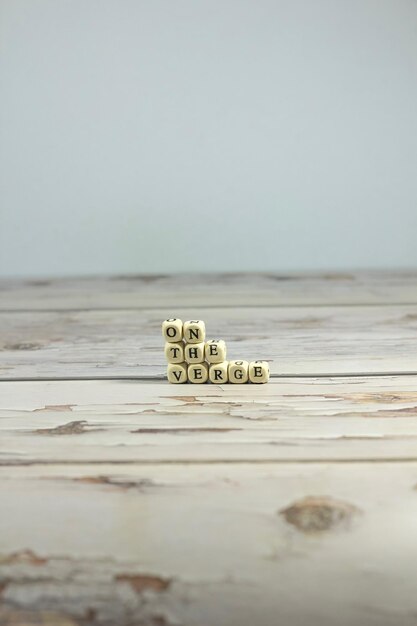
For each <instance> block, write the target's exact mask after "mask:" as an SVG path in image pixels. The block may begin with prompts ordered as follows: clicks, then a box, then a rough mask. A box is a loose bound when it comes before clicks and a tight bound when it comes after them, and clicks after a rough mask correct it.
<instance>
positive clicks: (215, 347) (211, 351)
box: [206, 339, 226, 363]
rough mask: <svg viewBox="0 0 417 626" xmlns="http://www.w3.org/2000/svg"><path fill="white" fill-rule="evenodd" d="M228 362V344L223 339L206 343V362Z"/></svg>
mask: <svg viewBox="0 0 417 626" xmlns="http://www.w3.org/2000/svg"><path fill="white" fill-rule="evenodd" d="M225 360H226V343H225V342H224V341H223V339H210V341H206V361H207V362H208V363H222V362H223V361H225Z"/></svg>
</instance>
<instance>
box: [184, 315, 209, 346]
mask: <svg viewBox="0 0 417 626" xmlns="http://www.w3.org/2000/svg"><path fill="white" fill-rule="evenodd" d="M183 333H184V339H185V341H186V342H187V343H201V342H202V341H204V340H205V338H206V325H205V324H204V322H202V321H200V320H190V321H189V322H184V329H183Z"/></svg>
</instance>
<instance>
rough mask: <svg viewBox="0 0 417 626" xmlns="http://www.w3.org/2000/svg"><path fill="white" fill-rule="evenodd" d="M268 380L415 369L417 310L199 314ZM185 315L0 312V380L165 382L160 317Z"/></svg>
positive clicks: (410, 307)
mask: <svg viewBox="0 0 417 626" xmlns="http://www.w3.org/2000/svg"><path fill="white" fill-rule="evenodd" d="M193 313H194V315H197V316H198V317H201V318H202V319H204V320H205V321H206V325H207V332H208V337H221V338H224V339H225V340H226V343H227V347H228V357H229V358H245V359H247V360H253V359H256V358H262V359H266V360H268V361H269V362H270V366H271V373H272V374H273V375H283V376H286V375H301V376H302V375H311V376H315V375H318V374H322V375H323V374H330V375H331V374H354V373H357V374H370V373H373V374H378V373H407V372H417V305H393V306H385V307H375V306H368V307H365V306H357V307H343V306H340V307H320V308H314V307H289V308H271V307H269V308H261V307H259V308H257V309H250V308H249V309H247V308H237V309H233V310H232V309H227V308H226V309H222V308H217V309H204V308H200V309H196V310H194V311H193ZM170 314H171V315H172V314H174V315H175V316H176V317H181V318H182V319H187V317H189V315H190V311H186V310H185V309H181V308H179V309H176V310H175V311H174V312H172V311H168V310H167V309H156V310H146V311H121V310H115V311H73V312H68V311H67V312H32V313H6V312H3V313H0V356H1V361H0V378H2V379H14V378H26V377H27V378H34V379H36V378H51V379H53V378H76V377H84V378H91V377H93V378H94V377H132V378H135V377H150V378H151V377H165V368H166V363H165V357H164V354H163V342H162V336H161V330H160V326H161V320H163V319H165V318H166V317H167V316H169V315H170Z"/></svg>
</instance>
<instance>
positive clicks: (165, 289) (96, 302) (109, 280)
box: [0, 270, 417, 311]
mask: <svg viewBox="0 0 417 626" xmlns="http://www.w3.org/2000/svg"><path fill="white" fill-rule="evenodd" d="M393 303H398V304H417V271H416V270H408V271H407V270H403V271H391V272H369V271H368V272H343V273H342V272H338V273H331V272H327V273H322V274H317V273H316V274H313V273H304V274H296V273H293V274H279V273H275V274H273V273H264V274H259V273H258V274H244V273H242V274H203V275H201V274H179V275H145V276H144V275H130V276H113V277H93V278H76V279H74V278H55V279H54V278H52V279H48V278H45V279H27V280H21V279H20V280H19V279H11V280H4V279H3V280H1V281H0V309H3V310H12V311H14V310H23V311H27V310H29V311H35V310H46V311H50V310H56V309H58V310H68V309H86V310H91V309H109V308H111V309H126V308H134V309H139V308H151V307H155V308H163V307H168V308H172V307H176V308H178V307H190V308H191V309H194V308H196V307H211V306H223V307H225V306H229V307H233V308H234V307H238V306H244V307H248V306H251V307H253V306H255V307H258V306H288V305H289V306H293V305H297V306H311V305H314V306H321V305H323V304H334V305H340V304H346V305H348V306H351V305H355V304H364V305H367V304H371V305H375V304H379V305H384V304H393Z"/></svg>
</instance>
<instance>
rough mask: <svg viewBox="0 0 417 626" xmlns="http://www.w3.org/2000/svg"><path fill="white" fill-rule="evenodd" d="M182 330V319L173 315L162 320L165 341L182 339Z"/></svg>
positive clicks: (171, 341) (172, 341) (170, 341)
mask: <svg viewBox="0 0 417 626" xmlns="http://www.w3.org/2000/svg"><path fill="white" fill-rule="evenodd" d="M182 332H183V324H182V321H181V320H179V319H176V318H175V317H171V318H170V319H169V320H165V321H163V322H162V335H163V337H164V339H165V341H168V342H169V343H174V342H177V341H181V339H182Z"/></svg>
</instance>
